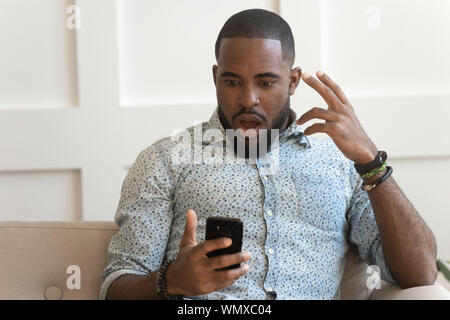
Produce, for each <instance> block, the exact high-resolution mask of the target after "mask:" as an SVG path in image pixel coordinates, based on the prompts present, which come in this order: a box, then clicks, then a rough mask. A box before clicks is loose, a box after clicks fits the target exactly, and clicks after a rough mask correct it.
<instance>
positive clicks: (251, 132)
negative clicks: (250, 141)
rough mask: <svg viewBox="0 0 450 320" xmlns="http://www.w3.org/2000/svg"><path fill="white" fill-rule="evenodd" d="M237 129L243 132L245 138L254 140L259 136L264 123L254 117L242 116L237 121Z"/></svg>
mask: <svg viewBox="0 0 450 320" xmlns="http://www.w3.org/2000/svg"><path fill="white" fill-rule="evenodd" d="M236 120H237V122H236V124H237V128H236V129H241V130H242V131H243V134H244V137H246V138H254V137H256V136H257V135H258V131H259V129H260V128H261V127H262V125H263V121H262V120H261V119H260V118H259V117H257V116H254V115H242V116H239V117H238V119H236Z"/></svg>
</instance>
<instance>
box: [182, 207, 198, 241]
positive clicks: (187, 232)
mask: <svg viewBox="0 0 450 320" xmlns="http://www.w3.org/2000/svg"><path fill="white" fill-rule="evenodd" d="M196 231H197V214H196V213H195V211H194V210H192V209H189V210H188V211H187V213H186V226H185V228H184V233H183V237H182V238H181V244H180V247H181V248H182V247H184V246H187V245H193V246H195V245H197V240H196Z"/></svg>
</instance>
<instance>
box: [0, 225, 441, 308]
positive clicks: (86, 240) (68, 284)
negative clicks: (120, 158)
mask: <svg viewBox="0 0 450 320" xmlns="http://www.w3.org/2000/svg"><path fill="white" fill-rule="evenodd" d="M117 230H118V227H117V225H116V224H115V223H114V222H112V221H79V222H62V221H36V222H25V221H3V222H0V299H3V300H5V299H7V300H9V299H18V300H22V299H33V300H40V299H46V300H58V299H63V300H74V299H80V300H85V299H87V300H91V299H99V293H100V285H101V281H100V274H101V272H102V271H103V269H104V268H105V266H106V263H107V250H108V245H109V241H110V239H111V237H112V236H113V235H114V234H115V233H116V232H117ZM374 276H376V274H374V273H372V272H371V271H370V268H369V269H368V266H367V265H366V264H365V263H364V262H363V261H362V260H361V258H360V257H359V255H358V252H357V249H356V247H355V246H353V245H350V247H349V250H348V252H347V255H346V265H345V271H344V275H343V278H342V282H341V299H344V300H349V299H354V300H367V299H371V300H380V299H389V300H391V299H449V300H450V292H449V291H448V290H447V289H446V288H444V287H443V286H442V285H440V284H439V283H437V282H436V283H435V284H434V285H430V286H423V287H415V288H409V289H402V288H400V287H397V286H393V285H391V284H389V283H387V282H384V281H382V280H381V281H379V282H378V281H374V280H376V278H373V277H374Z"/></svg>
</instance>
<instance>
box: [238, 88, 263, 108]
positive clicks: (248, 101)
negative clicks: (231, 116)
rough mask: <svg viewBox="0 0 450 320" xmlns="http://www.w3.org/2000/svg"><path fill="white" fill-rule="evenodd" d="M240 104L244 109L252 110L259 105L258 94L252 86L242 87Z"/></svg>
mask: <svg viewBox="0 0 450 320" xmlns="http://www.w3.org/2000/svg"><path fill="white" fill-rule="evenodd" d="M239 104H240V105H241V106H242V107H244V108H252V107H255V106H257V105H258V104H259V97H258V92H257V90H256V89H255V88H254V87H253V85H252V84H246V85H243V86H242V87H241V91H240V93H239Z"/></svg>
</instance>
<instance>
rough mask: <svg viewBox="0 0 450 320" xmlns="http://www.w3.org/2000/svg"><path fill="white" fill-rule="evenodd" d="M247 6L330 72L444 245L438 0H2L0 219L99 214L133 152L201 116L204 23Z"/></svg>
mask: <svg viewBox="0 0 450 320" xmlns="http://www.w3.org/2000/svg"><path fill="white" fill-rule="evenodd" d="M72 4H76V5H77V6H78V8H79V9H80V16H79V18H80V19H79V20H76V21H79V22H80V26H81V28H79V29H76V28H75V29H70V28H68V27H67V22H68V21H69V26H70V22H71V21H72V22H73V21H74V20H73V19H72V16H71V15H72V13H67V12H66V10H67V8H68V7H69V6H70V5H72ZM253 7H260V8H265V9H268V10H272V11H274V12H277V13H279V14H281V15H282V16H283V17H284V18H285V19H286V20H287V21H288V22H289V24H290V25H291V27H292V30H293V32H294V37H295V40H296V51H297V59H296V65H297V66H300V67H302V69H303V70H305V71H306V72H309V73H314V72H315V71H316V70H317V69H322V70H324V71H325V72H328V73H329V74H331V76H332V77H334V79H335V80H336V81H337V82H338V83H339V84H340V85H341V87H342V88H343V89H344V91H345V92H346V93H347V96H348V97H349V98H350V100H351V101H352V104H353V106H354V108H355V109H356V111H357V114H358V115H359V118H360V120H361V122H362V124H363V126H364V127H365V129H366V131H367V132H368V133H369V135H370V137H371V138H372V139H373V140H374V142H375V143H376V144H377V146H378V147H379V149H384V150H386V151H388V153H389V155H390V159H391V160H390V163H391V164H392V166H393V167H394V177H395V179H396V180H397V182H398V183H399V184H400V186H401V187H402V189H403V191H404V192H405V193H406V195H407V196H408V197H409V199H410V200H411V201H412V202H413V204H414V205H415V206H416V208H417V209H418V210H419V212H420V213H421V215H422V216H423V218H424V219H425V221H426V222H427V223H428V224H429V225H430V227H431V228H432V230H433V231H434V233H435V235H436V237H437V239H438V245H439V255H440V256H441V257H446V258H450V235H449V232H448V231H449V227H448V226H449V225H450V209H449V207H450V201H449V199H450V188H449V187H448V186H447V181H449V180H450V139H449V137H450V134H449V133H448V129H449V125H450V62H449V61H450V59H449V58H448V57H449V56H450V42H449V41H448V40H447V39H450V20H449V19H448V17H449V16H450V1H447V0H433V1H426V0H415V1H411V0H396V1H389V0H372V1H368V0H339V1H338V0H321V1H318V0H265V1H262V0H261V1H258V0H254V1H248V0H247V1H245V2H244V1H222V0H220V1H219V0H215V1H208V0H196V1H193V0H190V1H187V0H185V1H181V0H171V1H168V0H165V1H162V0H161V1H153V0H151V1H150V0H147V1H144V0H141V1H139V0H117V1H113V0H79V1H75V0H72V1H71V0H0V41H1V42H0V219H1V220H112V219H113V216H114V213H115V209H116V206H117V202H118V199H119V196H120V187H121V184H122V181H123V178H124V176H125V174H126V170H127V168H128V166H129V165H131V163H133V161H134V160H135V158H136V156H137V154H138V153H139V152H140V151H141V150H143V149H144V148H145V147H147V146H148V145H150V144H151V143H152V142H154V141H155V140H157V139H158V138H160V137H163V136H167V135H170V134H171V133H172V132H173V130H175V129H178V128H185V127H188V126H191V125H193V124H194V123H195V122H196V121H204V120H207V119H208V118H209V116H210V115H211V113H212V111H213V110H214V107H215V105H216V101H215V90H214V85H213V82H212V75H211V67H212V64H213V63H214V62H215V61H214V44H215V40H216V37H217V34H218V32H219V30H220V27H221V26H222V25H223V23H224V22H225V20H226V19H227V18H228V17H229V16H230V15H231V14H233V13H235V12H237V11H240V10H243V9H246V8H253ZM291 101H292V106H293V108H294V109H295V110H296V111H297V113H298V114H299V115H300V114H301V113H303V112H305V111H307V110H309V109H310V108H311V107H313V106H315V105H318V106H324V103H323V101H322V100H321V98H320V97H319V96H318V95H317V94H316V93H315V92H313V91H312V90H311V89H310V88H308V87H306V86H305V85H304V84H301V85H300V87H299V89H298V90H297V92H296V95H295V96H294V97H293V99H292V100H291Z"/></svg>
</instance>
